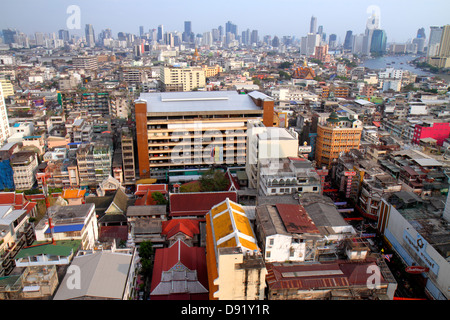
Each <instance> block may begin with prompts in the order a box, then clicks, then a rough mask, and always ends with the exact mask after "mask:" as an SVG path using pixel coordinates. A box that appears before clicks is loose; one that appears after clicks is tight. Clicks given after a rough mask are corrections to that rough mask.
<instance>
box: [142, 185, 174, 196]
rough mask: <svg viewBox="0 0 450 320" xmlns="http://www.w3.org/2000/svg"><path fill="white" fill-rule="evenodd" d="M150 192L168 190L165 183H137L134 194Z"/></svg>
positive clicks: (163, 192)
mask: <svg viewBox="0 0 450 320" xmlns="http://www.w3.org/2000/svg"><path fill="white" fill-rule="evenodd" d="M148 191H151V192H156V191H157V192H161V193H162V194H167V193H168V192H169V189H168V186H167V184H162V183H161V184H138V185H137V188H136V192H135V194H136V195H143V194H146V193H148Z"/></svg>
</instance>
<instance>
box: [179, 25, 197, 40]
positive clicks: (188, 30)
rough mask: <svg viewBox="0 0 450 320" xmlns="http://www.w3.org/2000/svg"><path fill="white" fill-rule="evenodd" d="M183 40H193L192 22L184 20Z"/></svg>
mask: <svg viewBox="0 0 450 320" xmlns="http://www.w3.org/2000/svg"><path fill="white" fill-rule="evenodd" d="M182 38H183V41H184V42H192V41H193V40H194V33H193V32H192V22H191V21H185V22H184V32H183V35H182Z"/></svg>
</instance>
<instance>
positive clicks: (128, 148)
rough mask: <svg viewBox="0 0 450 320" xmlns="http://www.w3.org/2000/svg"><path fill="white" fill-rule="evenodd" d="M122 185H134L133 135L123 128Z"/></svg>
mask: <svg viewBox="0 0 450 320" xmlns="http://www.w3.org/2000/svg"><path fill="white" fill-rule="evenodd" d="M121 144H122V161H123V184H124V185H130V184H131V185H132V184H135V183H136V169H135V166H134V134H133V132H132V131H131V129H130V128H128V127H124V128H122V132H121Z"/></svg>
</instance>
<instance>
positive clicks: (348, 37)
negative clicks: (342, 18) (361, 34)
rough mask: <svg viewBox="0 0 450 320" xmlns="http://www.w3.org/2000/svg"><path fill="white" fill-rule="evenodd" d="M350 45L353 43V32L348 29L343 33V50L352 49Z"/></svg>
mask: <svg viewBox="0 0 450 320" xmlns="http://www.w3.org/2000/svg"><path fill="white" fill-rule="evenodd" d="M352 45H353V32H352V31H351V30H349V31H347V33H346V34H345V40H344V50H352Z"/></svg>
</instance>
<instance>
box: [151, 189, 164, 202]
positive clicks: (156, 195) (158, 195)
mask: <svg viewBox="0 0 450 320" xmlns="http://www.w3.org/2000/svg"><path fill="white" fill-rule="evenodd" d="M152 198H153V200H155V202H156V204H158V205H164V204H167V199H166V197H164V195H163V194H162V193H161V192H158V191H156V192H153V193H152Z"/></svg>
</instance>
